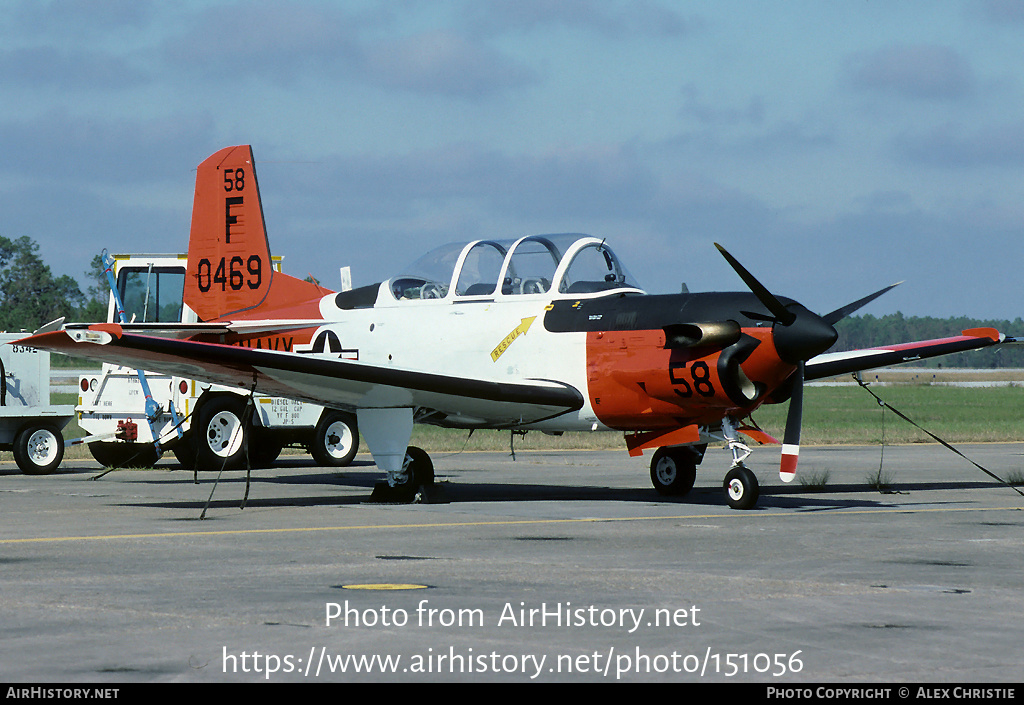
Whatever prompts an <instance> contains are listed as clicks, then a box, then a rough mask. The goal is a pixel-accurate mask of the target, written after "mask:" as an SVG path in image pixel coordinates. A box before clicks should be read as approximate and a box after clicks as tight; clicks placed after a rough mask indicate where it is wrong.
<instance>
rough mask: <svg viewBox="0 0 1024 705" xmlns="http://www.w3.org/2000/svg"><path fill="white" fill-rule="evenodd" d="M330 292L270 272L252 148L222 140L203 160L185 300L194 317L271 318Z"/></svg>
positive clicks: (197, 184) (194, 202) (194, 213)
mask: <svg viewBox="0 0 1024 705" xmlns="http://www.w3.org/2000/svg"><path fill="white" fill-rule="evenodd" d="M327 293H330V292H329V291H327V290H324V289H322V288H320V287H318V286H316V285H315V284H312V283H310V282H306V281H303V280H301V279H296V278H295V277H289V276H287V275H285V274H282V273H280V272H274V267H273V262H272V261H271V258H270V243H269V241H268V239H267V230H266V224H265V222H264V219H263V205H262V202H261V201H260V192H259V185H258V184H257V181H256V166H255V162H254V160H253V156H252V147H250V146H249V145H240V146H236V147H226V148H224V149H222V150H220V151H219V152H217V153H215V154H213V155H212V156H210V157H208V158H207V159H206V160H205V161H204V162H203V163H202V164H200V165H199V168H198V171H197V173H196V192H195V200H194V201H193V205H192V230H191V234H190V235H189V242H188V276H186V277H185V303H186V304H187V305H188V306H189V308H191V309H192V310H193V311H195V312H196V315H197V316H199V319H200V320H202V321H210V320H215V319H218V318H226V317H228V316H240V317H243V318H253V317H265V318H274V317H275V314H274V311H276V310H278V309H285V308H287V309H294V308H295V307H298V306H301V305H302V304H304V303H307V302H311V301H314V300H318V299H319V298H320V297H322V296H323V295H325V294H327ZM291 314H292V315H294V311H291Z"/></svg>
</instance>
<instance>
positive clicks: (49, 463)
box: [13, 425, 64, 475]
mask: <svg viewBox="0 0 1024 705" xmlns="http://www.w3.org/2000/svg"><path fill="white" fill-rule="evenodd" d="M13 450H14V460H15V462H16V463H18V467H19V468H21V471H22V472H23V473H25V474H26V475H49V474H50V473H51V472H53V471H54V470H56V469H57V466H58V465H60V461H61V460H62V459H63V458H64V436H62V435H61V432H60V431H59V430H57V429H55V428H53V427H52V426H44V425H37V426H27V427H26V428H24V429H22V430H21V431H20V432H19V433H18V435H17V436H16V437H15V439H14V449H13Z"/></svg>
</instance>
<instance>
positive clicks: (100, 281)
mask: <svg viewBox="0 0 1024 705" xmlns="http://www.w3.org/2000/svg"><path fill="white" fill-rule="evenodd" d="M83 274H84V275H85V277H86V281H88V286H87V287H86V289H85V290H84V291H83V290H82V289H81V287H80V286H79V284H78V282H77V281H76V280H75V279H74V278H72V277H70V276H68V275H66V274H65V275H63V276H60V277H55V276H54V275H53V273H52V272H51V271H50V267H49V265H47V264H46V263H44V262H43V260H42V258H41V257H40V256H39V244H38V243H36V242H34V241H33V240H32V239H31V238H29V237H25V236H22V237H19V238H18V239H17V240H10V239H8V238H6V237H3V236H0V300H2V305H0V330H6V331H22V330H25V331H30V332H31V331H33V330H36V329H37V328H40V327H41V326H43V325H44V324H46V323H49V322H50V321H52V320H55V319H57V318H60V317H61V316H64V317H65V318H67V319H68V320H69V321H72V320H73V321H103V320H105V319H106V315H107V298H108V288H107V280H106V276H105V275H104V272H103V265H102V263H101V261H100V256H99V255H96V256H95V257H93V259H92V262H91V263H90V267H89V270H88V271H86V272H84V273H83ZM969 328H995V329H997V330H999V331H1000V332H1001V333H1006V334H1007V335H1016V336H1024V320H1021V318H1019V317H1018V318H1017V319H1016V320H1013V321H1009V320H1001V321H1000V320H983V319H977V318H967V317H963V316H961V317H957V318H931V317H923V318H922V317H917V316H911V317H906V316H904V315H903V314H902V313H899V312H897V313H893V314H889V315H886V316H880V317H875V316H872V315H863V316H851V317H849V318H846V319H844V320H842V321H840V322H839V323H838V324H837V325H836V329H837V330H838V331H839V342H838V343H837V344H836V346H835V347H834V348H833V349H834V350H836V351H842V350H856V349H859V348H873V347H877V346H879V345H889V344H892V343H899V342H907V341H911V340H930V339H932V338H947V337H949V336H952V335H958V334H959V333H960V331H962V330H967V329H969ZM922 365H926V366H931V367H982V368H988V367H1024V345H1012V346H1000V347H997V348H995V349H985V350H975V351H971V352H967V353H957V354H955V355H947V356H945V357H941V358H938V359H934V360H926V361H922Z"/></svg>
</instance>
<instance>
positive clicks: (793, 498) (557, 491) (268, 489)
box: [0, 458, 1000, 512]
mask: <svg viewBox="0 0 1024 705" xmlns="http://www.w3.org/2000/svg"><path fill="white" fill-rule="evenodd" d="M276 467H280V468H290V469H297V468H303V467H308V460H305V459H303V458H296V459H294V460H292V459H288V458H283V459H281V460H279V461H278V463H277V464H276ZM158 468H159V469H160V470H162V471H163V472H159V474H154V475H152V476H151V477H152V479H148V478H147V479H145V480H141V481H142V482H145V483H147V484H148V483H153V484H163V485H167V484H180V485H192V484H194V483H195V480H194V477H195V474H194V473H193V472H192V471H190V470H185V469H183V468H180V467H177V468H176V466H175V465H173V464H172V465H159V466H158ZM363 468H365V470H363ZM167 471H173V478H172V477H168V472H167ZM99 472H102V471H98V470H97V469H96V468H95V467H82V466H78V467H63V468H61V469H60V470H58V472H57V474H61V475H70V474H90V475H92V476H94V477H95V476H97V475H98V474H99ZM114 472H133V471H130V470H124V471H114ZM0 473H2V474H18V472H17V471H16V470H15V471H12V472H10V473H4V472H2V471H0ZM459 474H460V475H461V474H462V471H460V472H459ZM38 479H39V480H40V481H45V478H42V477H41V478H38ZM133 480H134V481H135V482H138V481H140V480H139V479H138V477H136V478H133ZM439 480H440V481H439V483H438V485H437V487H438V488H439V491H438V493H437V495H438V496H437V498H436V499H435V500H434V501H433V502H432V503H435V504H447V503H451V504H462V503H470V502H551V501H557V502H572V501H581V502H582V501H598V502H641V503H648V504H652V505H653V504H680V505H687V506H708V507H712V506H716V507H717V506H722V505H723V504H724V500H723V498H722V490H721V488H720V487H716V486H700V485H698V486H697V487H695V488H694V489H693V490H691V491H690V492H689V493H688V494H687V495H686V496H683V497H666V496H663V495H660V494H658V493H657V492H656V491H655V490H654V489H653V488H650V487H636V488H623V487H605V486H594V485H583V484H572V485H559V484H531V483H517V482H510V483H503V482H472V481H466V480H465V479H464V478H463V477H460V478H459V479H457V480H455V481H451V482H449V481H445V480H444V476H443V474H440V473H439ZM98 481H99V482H102V481H103V478H99V480H98ZM198 481H199V484H200V485H202V486H204V487H207V488H210V489H213V497H212V498H211V500H210V502H209V505H208V506H209V507H210V508H214V507H219V508H230V507H238V506H239V505H240V503H241V501H242V497H243V496H244V495H245V483H246V476H245V472H243V471H232V472H229V473H224V474H223V475H221V476H220V477H219V478H218V473H217V472H216V471H201V472H199V473H198ZM380 481H381V473H380V471H379V470H378V469H377V468H376V466H375V465H374V463H373V462H372V461H368V460H367V461H362V460H357V461H355V462H354V463H352V464H351V465H349V466H348V467H345V468H339V469H336V470H325V469H322V468H309V472H307V473H301V474H295V473H290V474H287V475H277V474H274V469H273V468H271V469H262V470H253V471H252V473H251V474H250V477H249V482H250V487H249V492H248V498H247V500H246V506H249V507H282V506H310V507H312V506H344V505H358V504H363V503H366V502H367V501H368V500H369V497H370V493H371V491H372V490H373V487H374V485H375V484H376V483H378V482H380ZM214 482H217V487H216V488H213V483H214ZM275 485H278V486H289V487H295V486H302V485H309V486H317V487H318V488H319V489H320V490H321V492H319V493H317V494H310V495H305V496H294V495H293V494H290V495H283V494H281V493H275V492H274V489H273V487H274V486H275ZM324 485H334V486H337V487H338V488H339V490H341V489H343V488H345V489H350V490H351V489H361V490H364V492H360V493H357V494H352V493H344V494H342V493H339V494H330V493H323V491H322V489H323V486H324ZM995 487H1000V485H999V483H996V482H988V481H977V480H965V481H958V482H949V481H945V482H931V483H929V482H912V483H907V482H902V483H895V484H894V485H893V486H892V487H891V488H890V489H888V490H886V491H879V490H878V489H876V488H874V487H872V486H871V485H869V484H868V483H867V482H866V481H865V482H863V483H849V484H836V485H828V486H826V487H825V488H824V489H817V488H807V487H804V486H802V485H800V484H798V483H796V484H793V485H765V486H762V487H761V497H760V500H759V502H758V506H757V507H756V508H755V509H753V510H752V511H754V512H757V511H758V510H764V509H771V508H778V509H794V510H802V511H823V510H830V509H858V508H881V507H885V506H891V505H893V504H899V503H900V499H899V497H901V496H906V495H909V494H912V493H917V492H928V491H934V490H954V491H967V490H976V489H992V488H995ZM836 495H845V496H842V497H838V496H836ZM849 495H863V497H850V496H849ZM869 497H870V498H869ZM964 501H967V500H966V499H963V500H950V498H949V497H946V498H944V499H943V501H942V502H941V503H942V504H951V503H952V504H960V503H962V502H964ZM126 504H127V503H126ZM130 504H131V505H132V506H151V507H164V508H197V509H198V508H202V507H203V506H207V502H206V501H205V500H196V499H194V498H193V499H188V500H181V501H174V500H170V501H166V500H165V501H153V500H149V501H142V502H137V501H136V502H131V503H130Z"/></svg>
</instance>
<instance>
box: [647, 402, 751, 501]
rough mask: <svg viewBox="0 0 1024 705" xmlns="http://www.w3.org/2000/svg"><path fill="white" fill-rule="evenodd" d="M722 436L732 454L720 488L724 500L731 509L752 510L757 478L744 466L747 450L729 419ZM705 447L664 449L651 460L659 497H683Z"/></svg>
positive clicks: (670, 447) (652, 475) (694, 477)
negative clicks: (730, 464) (730, 463)
mask: <svg viewBox="0 0 1024 705" xmlns="http://www.w3.org/2000/svg"><path fill="white" fill-rule="evenodd" d="M722 434H723V435H722V437H723V438H724V439H725V441H726V443H727V444H728V447H729V450H730V451H731V452H732V468H730V470H729V472H728V473H726V475H725V482H723V483H722V489H723V490H724V492H725V501H726V502H727V503H728V504H729V506H730V507H732V508H733V509H752V508H753V507H754V505H756V504H757V498H758V496H759V495H760V489H759V487H758V484H757V477H756V476H755V475H754V473H752V472H751V471H750V470H748V469H747V467H746V466H745V465H744V464H743V461H744V460H745V459H746V457H747V456H748V455H750V448H748V447H747V446H745V445H744V444H743V443H741V442H740V441H739V440H738V439H737V437H736V427H735V425H734V424H733V423H732V421H731V420H730V419H724V420H723V421H722ZM706 449H707V445H699V446H664V447H661V448H658V450H657V451H656V452H655V453H654V457H653V458H651V484H653V485H654V489H655V490H657V491H658V494H662V495H665V496H671V497H682V496H683V495H685V494H687V493H688V492H689V491H690V490H691V489H693V483H694V481H695V480H696V478H697V466H698V465H700V463H701V461H702V460H703V459H704V451H705V450H706Z"/></svg>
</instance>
